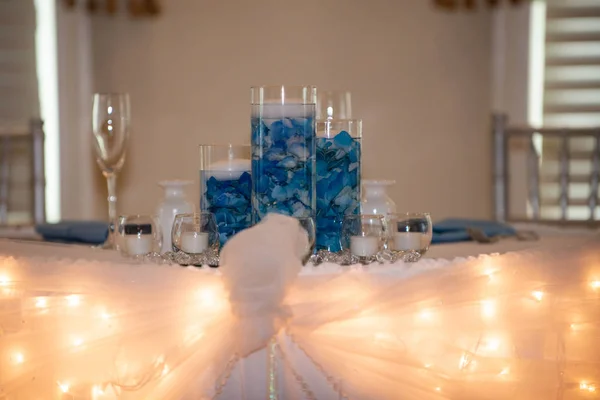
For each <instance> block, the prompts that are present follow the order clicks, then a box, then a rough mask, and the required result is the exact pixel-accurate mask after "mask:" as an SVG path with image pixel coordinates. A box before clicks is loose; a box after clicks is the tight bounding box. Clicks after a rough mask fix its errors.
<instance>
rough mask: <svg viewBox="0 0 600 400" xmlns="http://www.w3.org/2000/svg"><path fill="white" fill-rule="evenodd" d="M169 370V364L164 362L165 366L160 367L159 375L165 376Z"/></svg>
mask: <svg viewBox="0 0 600 400" xmlns="http://www.w3.org/2000/svg"><path fill="white" fill-rule="evenodd" d="M169 371H171V369H170V368H169V366H168V365H166V364H165V366H164V367H163V369H162V373H161V376H165V375H167V374H168V373H169Z"/></svg>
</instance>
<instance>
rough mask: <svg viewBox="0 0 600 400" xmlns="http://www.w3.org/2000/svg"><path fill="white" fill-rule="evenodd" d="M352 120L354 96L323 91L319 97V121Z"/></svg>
mask: <svg viewBox="0 0 600 400" xmlns="http://www.w3.org/2000/svg"><path fill="white" fill-rule="evenodd" d="M326 119H352V94H351V93H350V92H347V91H342V92H336V91H322V90H319V94H318V96H317V120H318V121H319V120H326Z"/></svg>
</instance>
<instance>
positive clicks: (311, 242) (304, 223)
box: [296, 217, 317, 265]
mask: <svg viewBox="0 0 600 400" xmlns="http://www.w3.org/2000/svg"><path fill="white" fill-rule="evenodd" d="M296 219H297V220H298V223H299V224H300V226H301V227H302V229H304V230H305V231H306V235H307V238H308V246H307V248H306V251H305V253H304V255H303V258H302V265H306V263H308V260H309V259H310V256H311V255H312V254H313V253H314V251H315V244H316V236H317V234H316V229H315V220H314V219H313V218H312V217H297V218H296Z"/></svg>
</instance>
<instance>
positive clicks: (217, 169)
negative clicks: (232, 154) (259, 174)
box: [204, 158, 251, 181]
mask: <svg viewBox="0 0 600 400" xmlns="http://www.w3.org/2000/svg"><path fill="white" fill-rule="evenodd" d="M250 169H251V163H250V160H247V159H243V158H233V159H229V160H223V161H217V162H215V163H212V164H210V166H209V167H208V169H207V170H206V171H204V175H205V176H206V177H207V178H211V177H213V178H215V179H217V180H219V181H231V180H234V179H240V176H242V174H243V173H244V172H250Z"/></svg>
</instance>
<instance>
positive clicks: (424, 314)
mask: <svg viewBox="0 0 600 400" xmlns="http://www.w3.org/2000/svg"><path fill="white" fill-rule="evenodd" d="M419 318H420V319H422V320H425V321H431V319H432V318H433V312H432V311H431V310H423V311H421V312H420V313H419Z"/></svg>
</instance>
